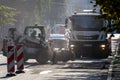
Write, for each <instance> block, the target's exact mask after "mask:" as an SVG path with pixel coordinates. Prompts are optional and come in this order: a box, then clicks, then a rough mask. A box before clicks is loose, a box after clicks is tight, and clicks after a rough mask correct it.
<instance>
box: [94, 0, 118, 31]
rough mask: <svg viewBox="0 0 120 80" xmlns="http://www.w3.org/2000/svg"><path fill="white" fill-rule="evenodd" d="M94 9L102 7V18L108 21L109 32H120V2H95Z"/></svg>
mask: <svg viewBox="0 0 120 80" xmlns="http://www.w3.org/2000/svg"><path fill="white" fill-rule="evenodd" d="M95 1H96V4H95V5H94V7H96V6H99V7H100V13H101V14H102V15H103V16H102V17H103V18H105V19H106V20H108V26H107V28H108V29H109V30H108V31H113V30H115V29H117V30H118V32H120V13H119V11H120V0H95Z"/></svg>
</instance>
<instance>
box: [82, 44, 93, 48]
mask: <svg viewBox="0 0 120 80" xmlns="http://www.w3.org/2000/svg"><path fill="white" fill-rule="evenodd" d="M83 46H85V47H92V44H84V45H83Z"/></svg>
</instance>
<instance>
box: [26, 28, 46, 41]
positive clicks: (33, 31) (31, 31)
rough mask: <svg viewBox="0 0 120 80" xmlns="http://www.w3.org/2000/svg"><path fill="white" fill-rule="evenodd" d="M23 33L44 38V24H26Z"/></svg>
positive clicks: (36, 37) (35, 37)
mask: <svg viewBox="0 0 120 80" xmlns="http://www.w3.org/2000/svg"><path fill="white" fill-rule="evenodd" d="M24 34H25V35H26V36H27V37H33V38H34V39H43V40H45V30H44V26H27V27H26V28H25V31H24Z"/></svg>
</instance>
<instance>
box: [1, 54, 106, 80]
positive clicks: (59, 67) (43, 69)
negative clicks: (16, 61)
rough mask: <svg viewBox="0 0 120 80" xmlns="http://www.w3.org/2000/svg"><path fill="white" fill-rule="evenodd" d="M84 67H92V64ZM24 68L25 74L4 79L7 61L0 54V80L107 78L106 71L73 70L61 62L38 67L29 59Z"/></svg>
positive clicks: (93, 79) (90, 79)
mask: <svg viewBox="0 0 120 80" xmlns="http://www.w3.org/2000/svg"><path fill="white" fill-rule="evenodd" d="M86 66H93V67H94V63H93V64H89V65H86ZM24 67H25V68H24V71H25V73H21V74H16V76H12V77H6V75H7V73H8V72H7V59H6V57H4V56H2V55H1V54H0V69H1V71H0V80H107V78H108V69H96V68H78V67H77V68H73V67H68V64H66V63H63V62H59V63H58V64H55V65H51V64H49V63H48V64H45V65H39V64H38V63H37V62H36V61H35V60H33V59H31V60H28V61H27V63H25V65H24ZM15 70H16V69H15Z"/></svg>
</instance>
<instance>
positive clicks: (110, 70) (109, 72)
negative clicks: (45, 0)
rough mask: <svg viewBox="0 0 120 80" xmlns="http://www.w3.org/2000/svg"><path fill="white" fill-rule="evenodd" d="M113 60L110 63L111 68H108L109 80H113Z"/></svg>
mask: <svg viewBox="0 0 120 80" xmlns="http://www.w3.org/2000/svg"><path fill="white" fill-rule="evenodd" d="M113 62H114V61H111V64H110V67H109V70H108V77H107V80H112V71H113V69H112V68H113Z"/></svg>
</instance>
